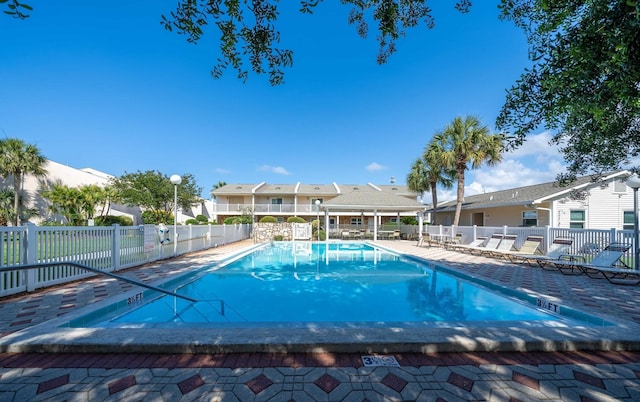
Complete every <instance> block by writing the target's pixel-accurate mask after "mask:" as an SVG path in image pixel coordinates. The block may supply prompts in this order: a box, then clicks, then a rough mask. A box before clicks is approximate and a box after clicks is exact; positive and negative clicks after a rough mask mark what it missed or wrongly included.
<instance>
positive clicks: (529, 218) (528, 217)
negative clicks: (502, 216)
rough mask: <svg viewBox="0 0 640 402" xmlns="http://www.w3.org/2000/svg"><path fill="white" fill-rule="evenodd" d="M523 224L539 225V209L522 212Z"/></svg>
mask: <svg viewBox="0 0 640 402" xmlns="http://www.w3.org/2000/svg"><path fill="white" fill-rule="evenodd" d="M522 226H538V211H524V212H522Z"/></svg>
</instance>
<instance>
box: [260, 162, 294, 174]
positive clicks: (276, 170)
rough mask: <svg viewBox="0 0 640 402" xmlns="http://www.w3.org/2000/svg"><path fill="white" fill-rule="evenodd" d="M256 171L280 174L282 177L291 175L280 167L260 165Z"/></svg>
mask: <svg viewBox="0 0 640 402" xmlns="http://www.w3.org/2000/svg"><path fill="white" fill-rule="evenodd" d="M258 171H262V172H271V173H276V174H281V175H284V176H288V175H290V174H291V173H290V172H289V171H288V170H287V169H285V168H283V167H282V166H271V165H262V166H259V167H258Z"/></svg>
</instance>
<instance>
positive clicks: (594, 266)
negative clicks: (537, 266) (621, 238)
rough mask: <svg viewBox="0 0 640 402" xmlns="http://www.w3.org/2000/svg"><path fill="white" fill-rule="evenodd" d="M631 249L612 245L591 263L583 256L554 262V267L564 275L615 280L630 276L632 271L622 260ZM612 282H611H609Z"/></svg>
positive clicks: (623, 245) (628, 246)
mask: <svg viewBox="0 0 640 402" xmlns="http://www.w3.org/2000/svg"><path fill="white" fill-rule="evenodd" d="M630 248H631V245H629V244H625V243H611V244H609V245H608V246H607V247H605V248H604V250H602V251H600V252H599V253H598V254H596V256H595V257H593V259H591V261H589V262H586V260H585V259H584V257H583V256H577V255H574V256H571V257H572V258H570V259H564V260H557V261H553V262H552V264H553V266H554V267H555V268H556V269H558V270H559V271H560V272H562V273H563V274H571V275H580V274H585V275H587V276H588V277H590V278H602V277H604V278H607V279H615V278H620V277H625V276H629V275H630V273H634V272H635V273H636V274H637V275H640V273H638V272H636V271H631V270H630V269H629V266H627V265H626V264H625V263H624V262H623V261H622V260H621V258H622V256H623V255H624V253H626V252H627V251H628V250H629V249H630ZM609 282H611V280H609Z"/></svg>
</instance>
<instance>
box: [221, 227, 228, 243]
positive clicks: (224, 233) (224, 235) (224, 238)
mask: <svg viewBox="0 0 640 402" xmlns="http://www.w3.org/2000/svg"><path fill="white" fill-rule="evenodd" d="M224 244H227V224H226V223H223V224H222V244H221V245H224Z"/></svg>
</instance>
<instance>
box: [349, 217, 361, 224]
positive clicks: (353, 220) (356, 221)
mask: <svg viewBox="0 0 640 402" xmlns="http://www.w3.org/2000/svg"><path fill="white" fill-rule="evenodd" d="M351 225H362V218H351Z"/></svg>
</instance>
